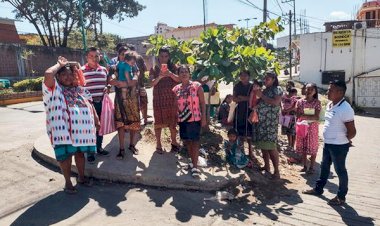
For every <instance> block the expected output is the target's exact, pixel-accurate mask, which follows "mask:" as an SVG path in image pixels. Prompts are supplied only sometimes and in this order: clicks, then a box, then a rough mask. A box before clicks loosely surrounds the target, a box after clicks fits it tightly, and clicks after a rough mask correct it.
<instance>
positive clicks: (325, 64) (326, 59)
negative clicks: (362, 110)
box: [300, 28, 380, 108]
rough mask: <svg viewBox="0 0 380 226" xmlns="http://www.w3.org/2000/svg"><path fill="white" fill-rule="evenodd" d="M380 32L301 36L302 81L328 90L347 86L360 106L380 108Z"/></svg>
mask: <svg viewBox="0 0 380 226" xmlns="http://www.w3.org/2000/svg"><path fill="white" fill-rule="evenodd" d="M378 37H380V30H379V29H376V28H370V29H365V28H361V29H344V30H336V31H332V32H321V33H311V34H304V35H301V37H300V49H301V51H300V57H301V60H300V71H301V72H300V80H301V81H304V82H313V83H316V84H317V85H318V86H319V87H323V88H325V89H326V88H327V86H328V82H329V80H332V79H341V80H344V81H346V84H347V93H346V95H347V97H348V99H349V100H350V102H352V103H354V104H356V105H358V106H360V107H373V108H379V107H380V61H379V59H380V39H379V38H378Z"/></svg>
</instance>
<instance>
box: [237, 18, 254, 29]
mask: <svg viewBox="0 0 380 226" xmlns="http://www.w3.org/2000/svg"><path fill="white" fill-rule="evenodd" d="M243 20H245V21H246V22H247V29H248V21H250V20H257V18H256V17H253V18H244V19H238V21H243Z"/></svg>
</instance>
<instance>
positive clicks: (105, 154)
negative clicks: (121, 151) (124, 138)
mask: <svg viewBox="0 0 380 226" xmlns="http://www.w3.org/2000/svg"><path fill="white" fill-rule="evenodd" d="M96 153H98V155H101V156H109V155H110V153H109V151H106V150H104V149H103V148H98V149H97V150H96Z"/></svg>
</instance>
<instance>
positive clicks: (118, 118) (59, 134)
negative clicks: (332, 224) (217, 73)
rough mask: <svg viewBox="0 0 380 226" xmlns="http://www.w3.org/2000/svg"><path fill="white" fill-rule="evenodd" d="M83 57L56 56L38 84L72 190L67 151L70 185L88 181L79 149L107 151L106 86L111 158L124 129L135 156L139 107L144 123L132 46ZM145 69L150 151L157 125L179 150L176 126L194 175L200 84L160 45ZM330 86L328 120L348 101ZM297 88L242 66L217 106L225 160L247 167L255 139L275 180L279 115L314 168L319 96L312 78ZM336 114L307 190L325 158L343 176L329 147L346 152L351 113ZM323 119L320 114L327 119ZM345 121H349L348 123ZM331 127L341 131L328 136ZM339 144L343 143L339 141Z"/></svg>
mask: <svg viewBox="0 0 380 226" xmlns="http://www.w3.org/2000/svg"><path fill="white" fill-rule="evenodd" d="M86 58H87V63H86V64H85V65H84V66H82V67H81V66H80V65H79V64H78V63H76V62H70V61H68V60H67V59H65V58H64V57H59V58H58V61H57V63H56V64H55V65H53V66H51V67H50V68H49V69H47V70H46V72H45V79H44V82H43V100H44V105H45V110H46V114H47V117H46V126H47V132H48V135H49V138H50V141H51V143H52V145H53V148H54V151H55V155H56V159H57V161H58V162H59V164H60V167H61V169H62V172H63V175H64V178H65V188H64V190H65V192H67V193H70V194H71V193H76V192H77V190H76V188H75V187H74V186H73V184H72V182H71V180H70V173H71V161H72V156H74V158H75V162H76V165H77V167H78V178H77V183H79V184H87V183H88V180H87V179H86V178H85V177H84V168H85V156H84V153H87V161H88V162H89V163H94V162H95V161H96V158H95V156H96V155H95V154H98V155H103V156H108V155H109V151H106V150H104V149H103V148H102V141H103V137H102V136H101V135H100V134H99V126H100V120H99V119H100V116H101V112H102V100H103V97H104V94H106V93H109V91H110V88H111V87H112V86H114V87H115V100H114V105H115V111H114V119H115V128H116V129H117V132H118V138H119V151H118V153H117V155H116V158H117V159H120V160H121V159H123V158H125V147H124V142H125V141H124V139H125V133H126V132H129V141H128V142H127V143H128V144H129V147H128V149H129V150H130V151H131V152H132V153H133V154H135V155H137V154H138V153H139V150H138V149H137V148H136V142H137V141H136V135H137V133H138V132H139V131H140V130H141V123H140V111H141V112H142V115H143V118H144V124H146V123H147V122H148V120H147V117H148V115H147V103H148V100H147V94H146V90H145V87H144V82H143V80H144V74H145V71H147V68H146V66H145V63H144V61H143V59H142V57H141V56H139V55H138V54H137V53H136V52H135V51H134V49H133V47H131V46H129V47H128V46H124V45H121V46H118V54H117V57H115V58H114V59H112V61H111V62H109V64H108V65H107V68H106V67H103V66H101V65H100V64H99V63H100V52H99V50H98V49H97V48H94V47H92V48H89V49H88V51H87V53H86ZM149 75H150V79H151V82H152V86H153V114H154V131H155V136H156V150H155V151H156V153H157V154H163V153H165V152H166V150H165V149H164V148H163V146H162V142H161V132H162V129H164V128H169V130H170V135H171V151H172V152H178V151H179V150H180V144H179V142H178V141H177V138H176V137H177V125H179V135H180V138H181V140H182V141H183V144H184V145H185V146H186V149H187V150H188V152H189V156H190V158H191V163H190V164H189V167H190V173H191V175H192V176H193V177H196V178H199V176H200V174H201V171H200V170H199V168H198V155H199V148H200V143H199V140H200V132H201V128H202V127H204V126H206V124H207V119H206V104H205V97H204V89H203V88H202V84H201V83H199V82H197V81H192V80H191V73H190V68H189V67H188V66H187V65H175V64H173V63H172V62H171V60H170V51H169V49H168V48H166V47H162V48H161V49H160V50H159V52H158V57H157V64H156V65H155V66H154V67H153V68H151V69H150V71H149ZM263 86H265V88H264V89H263ZM330 87H332V88H330V89H329V99H330V100H331V101H332V105H331V106H330V108H331V109H335V110H331V112H330V110H329V109H330V108H328V109H327V110H326V115H327V114H328V113H330V114H331V115H329V116H331V117H330V118H331V119H335V118H336V117H337V116H339V117H340V115H337V114H336V112H337V111H338V110H337V109H338V107H340V106H341V105H342V107H344V108H347V109H348V108H349V104H348V103H346V102H345V101H344V99H343V102H342V101H341V102H339V103H338V102H336V100H337V99H338V97H334V98H335V99H333V98H332V97H331V98H330V96H332V95H333V94H331V95H330V93H331V92H333V90H334V89H333V88H334V87H337V90H338V91H343V92H340V94H342V95H341V97H342V98H343V97H344V92H345V84H344V87H343V85H342V84H341V83H334V84H332V85H330ZM330 90H331V91H330ZM338 91H336V92H338ZM296 93H297V90H296V89H295V88H294V83H291V82H289V83H288V84H287V89H286V93H283V90H282V88H281V87H280V86H279V82H278V79H277V75H276V74H275V73H274V72H267V73H265V77H264V80H263V82H261V81H259V80H254V81H253V82H251V81H250V72H249V71H241V72H240V75H239V82H238V83H237V84H236V85H235V86H234V90H233V95H228V96H227V97H226V99H225V101H223V103H222V104H221V106H220V108H219V119H220V120H221V122H222V124H224V125H228V126H231V127H232V128H230V129H229V130H228V140H226V141H225V142H224V148H225V150H226V153H227V161H228V162H229V163H230V164H232V165H235V166H237V167H238V168H244V167H246V166H251V165H252V162H251V161H250V160H249V157H251V158H252V157H253V153H252V145H255V147H256V148H257V149H260V150H262V156H263V159H264V166H263V167H262V168H261V169H262V170H265V171H266V172H270V168H271V167H270V162H272V164H273V167H274V171H273V174H272V177H273V178H280V171H279V153H278V149H277V140H278V122H279V118H280V122H281V125H282V132H283V133H284V134H286V135H287V136H288V144H289V150H293V148H294V145H295V146H296V147H295V150H296V152H297V153H299V154H301V156H302V158H301V159H302V163H303V164H304V168H303V171H305V172H306V171H307V172H309V173H313V171H314V163H315V157H316V154H317V150H318V120H319V113H320V111H321V103H320V101H319V100H318V89H317V87H316V85H315V84H307V85H306V86H305V93H304V97H303V98H298V97H297V95H296ZM232 101H234V102H236V103H237V107H236V109H235V112H234V119H233V120H232V122H228V120H227V119H226V117H228V111H229V103H230V102H232ZM334 101H335V102H336V103H335V102H334ZM336 105H338V106H336ZM223 112H224V113H223ZM226 112H227V113H226ZM339 112H341V113H340V114H342V120H344V121H343V124H344V125H345V127H343V126H342V125H341V124H339V125H338V123H337V122H335V121H331V122H329V121H327V122H329V123H326V124H325V132H324V134H326V136H328V137H327V139H331V141H332V143H331V145H327V143H326V137H325V148H324V152H323V155H324V157H323V162H322V172H321V179H320V181H319V182H318V184H317V187H316V188H315V189H313V190H312V191H307V192H306V193H307V194H321V193H322V192H323V186H324V184H325V183H326V180H327V175H326V172H327V171H329V167H330V165H331V162H334V165H335V167H336V168H337V167H338V168H339V173H338V176H340V175H342V177H343V180H345V179H344V177H345V176H344V174H345V175H347V172H345V168H344V162H343V163H341V162H337V161H344V160H343V159H342V158H343V156H344V159H345V155H344V154H340V155H339V158H337V157H336V153H333V152H334V150H335V149H337V148H339V150H340V149H342V150H343V149H344V150H346V148H347V150H346V152H347V151H348V146H347V145H348V144H349V141H350V140H351V139H352V138H353V136H355V132H354V125H353V113H352V115H351V112H350V115H349V116H343V115H345V114H346V112H344V111H343V110H340V111H339ZM280 115H281V117H279V116H280ZM330 118H329V117H326V120H329V119H330ZM347 123H348V124H349V125H350V127H347V125H346V124H347ZM330 127H334V128H330ZM338 130H339V132H340V133H341V134H339V135H335V132H336V131H338ZM347 131H348V132H347ZM342 134H345V135H344V136H343V135H342ZM347 134H348V135H347ZM301 135H302V136H301ZM336 136H339V137H337V138H336ZM336 139H339V142H338V143H339V144H336V143H334V142H335V141H336ZM343 140H344V141H343ZM346 141H347V142H346ZM244 142H247V143H248V147H249V148H248V154H249V155H248V156H247V155H246V154H245V151H244ZM344 142H346V143H344ZM341 143H344V145H346V146H347V147H346V146H344V147H341V146H339V145H342V144H341ZM337 146H339V147H337ZM342 152H343V151H342ZM345 154H347V153H345ZM307 155H311V164H310V166H309V167H307V164H306V162H307V161H306V160H307ZM325 155H326V156H325ZM346 185H347V182H342V185H341V184H340V187H341V186H342V188H340V192H341V193H338V197H339V198H338V199H337V200H338V201H339V202H342V200H345V193H347V188H346V187H345V186H346Z"/></svg>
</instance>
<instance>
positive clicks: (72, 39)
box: [67, 29, 121, 52]
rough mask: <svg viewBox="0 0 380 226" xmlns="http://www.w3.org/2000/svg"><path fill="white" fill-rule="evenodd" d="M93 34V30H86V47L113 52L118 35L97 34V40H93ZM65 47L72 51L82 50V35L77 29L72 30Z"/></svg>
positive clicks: (117, 41)
mask: <svg viewBox="0 0 380 226" xmlns="http://www.w3.org/2000/svg"><path fill="white" fill-rule="evenodd" d="M95 36H96V35H95V32H94V31H93V30H87V45H88V46H96V47H98V48H100V49H101V50H103V51H106V52H114V51H115V46H116V45H117V43H119V42H120V40H121V38H120V37H119V36H118V35H114V34H109V33H103V34H98V35H97V36H98V37H97V40H96V38H95ZM67 47H69V48H73V49H81V48H82V34H81V32H80V30H79V29H74V30H73V31H72V32H71V33H70V35H69V37H68V42H67Z"/></svg>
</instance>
